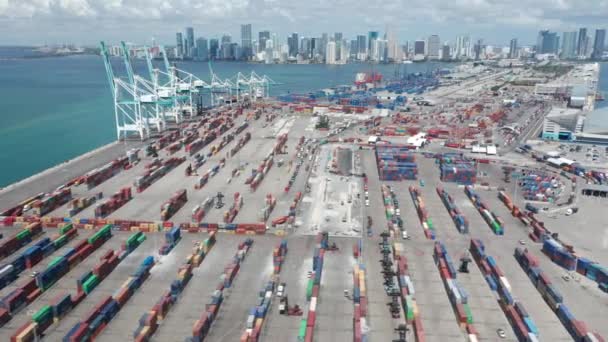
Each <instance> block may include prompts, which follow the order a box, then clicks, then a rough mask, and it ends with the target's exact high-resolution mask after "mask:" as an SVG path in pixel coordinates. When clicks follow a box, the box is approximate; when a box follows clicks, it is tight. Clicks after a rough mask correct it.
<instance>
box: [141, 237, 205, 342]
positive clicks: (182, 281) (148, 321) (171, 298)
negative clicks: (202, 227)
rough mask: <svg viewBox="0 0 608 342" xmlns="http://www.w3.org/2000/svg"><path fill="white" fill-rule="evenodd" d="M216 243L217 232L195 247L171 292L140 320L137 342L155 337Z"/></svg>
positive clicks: (172, 285) (181, 268)
mask: <svg viewBox="0 0 608 342" xmlns="http://www.w3.org/2000/svg"><path fill="white" fill-rule="evenodd" d="M215 241H216V240H215V232H211V233H210V234H209V237H207V239H205V240H204V241H203V242H202V243H200V244H197V245H196V246H195V248H194V250H193V252H192V254H190V255H189V256H188V257H187V258H186V262H185V263H184V264H183V265H182V266H181V267H180V268H179V269H178V272H177V279H176V280H175V281H173V282H172V283H171V286H170V288H169V290H168V291H167V292H165V293H164V294H163V295H162V296H161V297H160V299H159V300H158V301H157V302H156V304H155V305H154V306H153V307H152V309H151V310H150V311H147V312H146V313H144V314H143V315H142V317H141V318H140V319H139V326H138V327H137V329H136V330H135V332H134V333H133V338H134V340H135V341H148V340H149V339H150V337H151V336H152V335H154V333H155V332H156V329H157V328H158V326H159V325H160V324H161V323H162V321H163V319H164V318H165V317H166V316H167V313H168V311H169V309H171V307H172V306H173V304H175V302H177V300H178V297H179V296H180V294H181V293H182V291H183V290H184V288H185V287H186V285H188V282H189V281H190V278H191V277H192V270H193V269H194V268H196V267H198V266H200V264H201V263H202V262H203V260H204V259H205V256H206V255H207V254H208V253H209V252H210V251H211V248H212V247H213V246H214V245H215Z"/></svg>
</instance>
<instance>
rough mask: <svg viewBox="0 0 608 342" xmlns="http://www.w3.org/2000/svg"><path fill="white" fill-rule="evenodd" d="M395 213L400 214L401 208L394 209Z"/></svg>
mask: <svg viewBox="0 0 608 342" xmlns="http://www.w3.org/2000/svg"><path fill="white" fill-rule="evenodd" d="M395 215H397V216H401V210H399V208H397V209H395Z"/></svg>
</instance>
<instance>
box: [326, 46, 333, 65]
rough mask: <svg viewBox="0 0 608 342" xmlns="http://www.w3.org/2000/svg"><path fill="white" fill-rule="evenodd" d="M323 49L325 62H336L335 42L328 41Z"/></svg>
mask: <svg viewBox="0 0 608 342" xmlns="http://www.w3.org/2000/svg"><path fill="white" fill-rule="evenodd" d="M325 51H326V52H325V63H327V64H336V42H328V43H327V48H326V49H325Z"/></svg>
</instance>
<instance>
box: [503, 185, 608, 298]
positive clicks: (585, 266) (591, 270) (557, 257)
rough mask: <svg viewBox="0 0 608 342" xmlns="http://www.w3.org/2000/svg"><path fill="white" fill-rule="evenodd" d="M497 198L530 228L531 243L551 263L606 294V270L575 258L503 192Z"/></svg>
mask: <svg viewBox="0 0 608 342" xmlns="http://www.w3.org/2000/svg"><path fill="white" fill-rule="evenodd" d="M498 198H499V199H500V200H501V201H502V202H503V203H504V204H505V206H506V207H507V208H509V209H510V210H511V212H512V214H513V216H515V217H518V218H519V219H520V220H521V221H522V222H523V223H524V224H525V225H528V226H530V227H531V228H532V231H531V232H530V234H529V235H528V236H529V237H530V239H532V241H534V242H540V243H542V244H543V246H542V252H543V253H544V254H545V255H546V256H547V257H548V258H549V259H551V261H553V262H554V263H555V264H557V265H559V266H561V267H563V268H565V269H566V270H568V271H576V272H578V273H579V274H581V275H584V276H585V277H587V278H589V279H591V280H593V281H595V282H596V283H597V284H598V287H599V289H600V290H602V291H603V292H606V293H608V268H606V267H605V266H602V265H601V264H599V263H597V262H595V261H593V260H590V259H588V258H584V257H579V256H577V255H576V253H575V251H574V247H573V246H571V245H568V244H566V243H564V242H563V241H561V240H559V239H558V238H557V237H553V234H551V232H550V231H549V229H547V228H546V227H545V224H544V222H541V221H539V220H537V219H536V217H535V216H534V214H533V213H531V212H529V213H527V214H524V213H523V212H521V211H520V210H519V209H518V208H517V206H515V205H514V204H513V202H512V201H511V199H510V198H509V196H508V195H507V194H506V193H504V192H503V191H501V192H499V193H498Z"/></svg>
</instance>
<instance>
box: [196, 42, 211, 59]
mask: <svg viewBox="0 0 608 342" xmlns="http://www.w3.org/2000/svg"><path fill="white" fill-rule="evenodd" d="M196 58H197V59H198V60H201V61H205V60H207V59H209V49H208V47H207V39H205V38H202V37H201V38H198V39H197V40H196Z"/></svg>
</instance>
